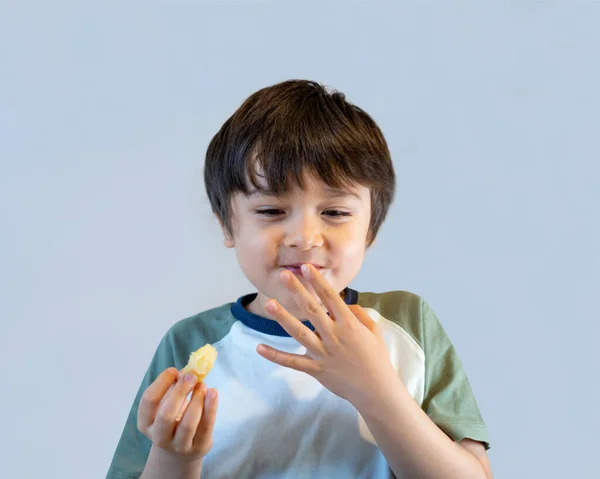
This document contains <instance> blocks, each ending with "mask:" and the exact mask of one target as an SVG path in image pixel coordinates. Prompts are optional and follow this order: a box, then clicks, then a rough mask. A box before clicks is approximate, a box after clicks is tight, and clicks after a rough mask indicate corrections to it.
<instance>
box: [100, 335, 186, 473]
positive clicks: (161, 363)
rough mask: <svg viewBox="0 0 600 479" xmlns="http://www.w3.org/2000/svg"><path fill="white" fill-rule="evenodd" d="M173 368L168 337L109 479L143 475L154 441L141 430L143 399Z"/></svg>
mask: <svg viewBox="0 0 600 479" xmlns="http://www.w3.org/2000/svg"><path fill="white" fill-rule="evenodd" d="M172 366H174V367H177V365H176V364H175V358H174V356H173V344H172V336H170V335H169V334H167V335H165V336H164V337H163V339H162V341H161V342H160V344H159V345H158V348H157V350H156V352H155V354H154V357H153V358H152V362H151V363H150V366H149V367H148V370H147V371H146V374H145V375H144V379H143V380H142V384H141V385H140V387H139V389H138V392H137V394H136V396H135V399H134V401H133V405H132V406H131V409H130V411H129V415H128V417H127V421H126V423H125V428H124V429H123V432H122V434H121V438H120V440H119V442H118V444H117V448H116V450H115V453H114V456H113V459H112V462H111V465H110V468H109V470H108V473H107V475H106V479H137V478H139V477H140V476H141V474H142V471H143V470H144V466H145V465H146V460H147V459H148V454H149V453H150V447H151V446H152V442H151V441H150V440H149V439H148V438H146V436H144V435H143V434H142V433H141V432H140V431H139V430H138V428H137V414H138V407H139V404H140V399H141V397H142V394H143V393H144V391H145V390H146V389H147V388H148V386H150V384H152V383H153V382H154V380H155V379H156V378H157V377H158V376H159V375H160V373H161V372H163V371H164V370H165V369H167V368H169V367H172Z"/></svg>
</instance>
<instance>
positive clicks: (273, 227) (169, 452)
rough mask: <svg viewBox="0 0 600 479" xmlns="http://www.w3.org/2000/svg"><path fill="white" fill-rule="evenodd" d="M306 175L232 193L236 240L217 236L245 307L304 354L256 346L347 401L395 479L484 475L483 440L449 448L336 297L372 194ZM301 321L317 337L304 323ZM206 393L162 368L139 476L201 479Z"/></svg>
mask: <svg viewBox="0 0 600 479" xmlns="http://www.w3.org/2000/svg"><path fill="white" fill-rule="evenodd" d="M305 179H306V182H305V189H304V190H301V189H299V188H297V189H295V190H293V191H290V192H289V193H288V194H287V195H285V196H283V197H281V198H276V197H274V196H269V195H264V194H256V195H251V196H249V197H246V196H244V195H241V194H237V195H234V197H233V198H232V207H233V234H232V235H230V234H228V232H226V231H225V230H224V244H225V246H226V247H228V248H235V250H236V254H237V258H238V261H239V264H240V266H241V268H242V271H243V272H244V274H245V275H246V277H247V278H248V279H249V280H250V282H251V283H252V284H253V285H254V286H255V287H256V289H257V291H258V294H257V297H256V299H255V300H254V301H252V302H251V303H250V304H248V305H247V306H246V308H247V309H248V310H249V311H251V312H252V313H255V314H257V315H260V316H263V317H265V318H268V319H271V320H273V321H277V322H278V323H279V324H281V326H282V327H283V328H284V329H285V330H286V331H287V332H288V333H289V334H290V335H291V336H292V337H294V338H295V339H296V340H297V341H298V342H299V343H300V344H302V345H303V346H304V347H305V348H306V354H304V355H293V354H288V353H284V352H282V351H278V350H276V349H273V348H270V347H269V346H267V345H259V347H258V348H257V352H258V354H260V355H261V356H262V357H264V358H265V359H267V360H269V361H272V362H273V363H276V364H279V365H281V366H283V367H288V368H292V369H295V370H298V371H303V372H305V373H306V374H310V375H311V376H313V377H315V378H316V379H317V380H318V381H320V382H321V384H323V386H325V387H327V388H328V389H330V390H331V391H332V392H333V393H335V394H337V395H338V396H340V397H342V398H344V399H346V400H348V401H349V402H350V403H352V404H353V405H354V406H355V407H356V409H357V410H358V412H359V413H360V414H361V415H362V416H363V418H364V419H365V422H366V423H367V426H368V427H369V429H370V431H371V433H372V434H373V437H374V438H375V440H376V441H377V444H378V445H379V447H380V449H381V450H382V453H383V454H384V455H385V457H386V458H387V460H388V462H389V464H390V467H391V468H392V470H393V471H394V472H395V474H396V475H397V476H398V477H401V476H402V474H406V473H408V474H409V476H410V477H427V478H429V477H431V478H438V477H439V478H442V477H443V478H453V477H456V478H491V477H492V474H491V469H490V465H489V461H488V458H487V454H486V452H485V449H484V447H483V445H482V444H481V443H479V442H476V441H471V440H469V439H465V440H462V441H460V442H459V443H455V442H453V441H452V440H451V439H450V438H448V437H447V436H446V435H445V434H444V433H443V432H442V431H441V430H440V429H439V428H438V427H437V426H436V425H435V424H434V423H433V422H432V421H431V420H430V419H429V418H428V416H427V415H426V414H425V413H424V412H423V411H422V410H421V408H420V406H419V405H418V404H417V403H416V402H415V401H414V400H413V399H412V397H411V396H410V395H409V394H408V392H407V390H406V388H405V387H404V385H403V384H402V382H401V380H400V379H399V377H398V375H397V373H396V372H395V371H394V369H393V367H392V365H391V362H390V360H389V355H388V352H387V350H386V346H385V341H384V339H383V336H382V334H381V331H380V330H379V327H378V325H377V324H376V323H374V322H373V321H372V320H371V319H370V317H369V316H368V315H367V314H366V313H365V312H364V311H363V310H362V309H361V308H360V307H359V306H357V305H346V304H345V303H344V301H343V300H342V298H341V297H340V293H341V292H342V291H343V289H344V288H345V287H346V286H347V285H348V284H350V282H351V281H352V280H353V279H354V278H355V276H356V275H357V274H358V272H359V271H360V268H361V266H362V262H363V260H364V255H365V252H366V250H367V246H366V245H367V238H368V227H369V220H370V211H371V203H370V193H369V190H368V189H367V188H365V187H363V186H356V187H355V188H353V189H348V190H344V191H337V192H332V191H329V190H328V188H327V186H326V185H325V184H324V183H322V182H320V181H319V180H317V179H315V178H312V177H310V176H306V177H305ZM292 263H302V264H306V265H307V269H306V270H305V271H302V272H300V271H298V272H296V273H293V274H290V272H289V271H288V270H286V269H285V268H283V267H282V266H283V265H286V264H292ZM310 263H313V264H314V263H316V264H319V265H322V266H323V268H322V269H316V268H314V267H312V266H309V264H310ZM327 311H329V313H330V316H328V315H327V314H326V312H327ZM306 319H308V320H310V321H311V323H312V324H313V325H314V326H315V328H316V331H315V332H312V331H311V330H310V329H308V328H307V327H305V326H304V325H303V324H302V322H301V320H306ZM191 390H194V396H193V398H192V402H191V403H190V406H189V407H187V409H186V407H185V397H186V395H187V393H188V392H189V391H191ZM205 391H206V389H205V387H203V386H202V385H196V384H193V380H192V383H186V382H185V381H183V380H179V381H178V380H177V378H176V371H175V370H172V371H170V370H167V371H165V372H163V374H161V376H159V378H158V379H157V380H156V381H155V382H154V383H153V384H152V385H151V386H150V387H149V388H148V390H147V391H146V393H144V396H143V398H142V403H141V404H140V412H139V417H138V423H139V427H140V430H141V431H142V432H143V433H144V434H145V435H146V436H147V437H149V438H150V439H151V440H152V441H153V447H152V450H151V454H150V457H149V460H148V463H147V467H146V470H145V471H144V474H143V475H142V477H143V478H144V479H148V478H154V477H164V474H167V475H169V477H177V478H188V477H194V475H195V477H199V473H200V471H201V467H202V458H203V457H204V456H205V455H206V454H208V452H209V451H210V447H211V445H212V428H213V426H214V421H215V417H216V413H217V399H216V391H214V394H215V399H213V400H210V399H208V398H207V397H206V393H205ZM182 411H183V414H182ZM181 414H182V416H181V421H180V422H179V423H178V422H177V416H178V415H181ZM188 415H189V416H188ZM397 431H403V433H402V434H398V433H397ZM407 437H410V438H411V440H410V441H407V440H406V438H407ZM161 474H163V475H161Z"/></svg>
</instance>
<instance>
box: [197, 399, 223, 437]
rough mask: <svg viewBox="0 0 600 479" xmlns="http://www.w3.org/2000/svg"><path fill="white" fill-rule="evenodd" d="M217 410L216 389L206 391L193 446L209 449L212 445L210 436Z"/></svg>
mask: <svg viewBox="0 0 600 479" xmlns="http://www.w3.org/2000/svg"><path fill="white" fill-rule="evenodd" d="M218 408H219V394H218V392H217V390H216V389H209V390H207V391H206V394H205V398H204V406H203V413H202V419H201V420H200V424H199V425H198V428H197V430H196V436H195V437H194V446H196V447H204V448H207V449H210V447H211V445H212V434H213V429H214V427H215V421H216V419H217V409H218Z"/></svg>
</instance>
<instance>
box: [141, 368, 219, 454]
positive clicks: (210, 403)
mask: <svg viewBox="0 0 600 479" xmlns="http://www.w3.org/2000/svg"><path fill="white" fill-rule="evenodd" d="M188 375H189V376H190V377H188ZM190 379H191V380H190ZM191 391H193V393H192V398H191V400H190V402H189V404H187V403H186V397H187V395H188V394H189V393H190V392H191ZM217 406H218V397H217V391H216V389H208V390H207V388H206V386H205V384H204V383H200V384H198V379H197V378H196V376H195V375H194V374H192V373H188V374H187V375H185V376H182V377H181V378H179V379H178V371H177V369H175V368H169V369H166V370H164V371H163V372H162V373H161V374H160V375H159V376H158V378H156V380H155V381H154V382H153V383H152V384H151V385H150V386H149V387H148V389H146V391H144V394H143V395H142V398H141V400H140V405H139V408H138V420H137V426H138V429H139V430H140V432H142V434H144V436H146V437H147V438H148V439H150V440H151V441H152V443H153V444H154V445H155V446H157V447H159V448H161V449H162V450H164V451H166V452H167V453H168V454H169V455H170V456H173V457H174V458H177V459H179V460H183V461H186V462H187V461H198V460H202V458H203V457H204V456H206V455H207V454H208V452H209V451H210V449H211V447H212V432H213V427H214V425H215V418H216V416H217ZM182 414H183V415H182Z"/></svg>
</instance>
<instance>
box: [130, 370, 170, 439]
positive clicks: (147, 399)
mask: <svg viewBox="0 0 600 479" xmlns="http://www.w3.org/2000/svg"><path fill="white" fill-rule="evenodd" d="M176 380H177V369H175V368H168V369H165V370H164V371H163V372H162V373H160V374H159V376H158V377H157V378H156V379H155V380H154V382H153V383H152V384H151V385H150V386H148V388H147V389H146V390H145V391H144V393H143V394H142V397H141V399H140V404H139V406H138V419H137V426H138V429H139V430H140V431H141V432H143V433H144V434H145V433H146V431H147V430H148V429H149V428H150V426H152V423H153V422H154V418H155V417H156V412H157V410H158V408H159V406H160V404H161V402H162V400H163V398H164V397H165V394H166V393H167V391H169V389H170V388H171V386H173V384H174V383H175V381H176Z"/></svg>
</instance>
